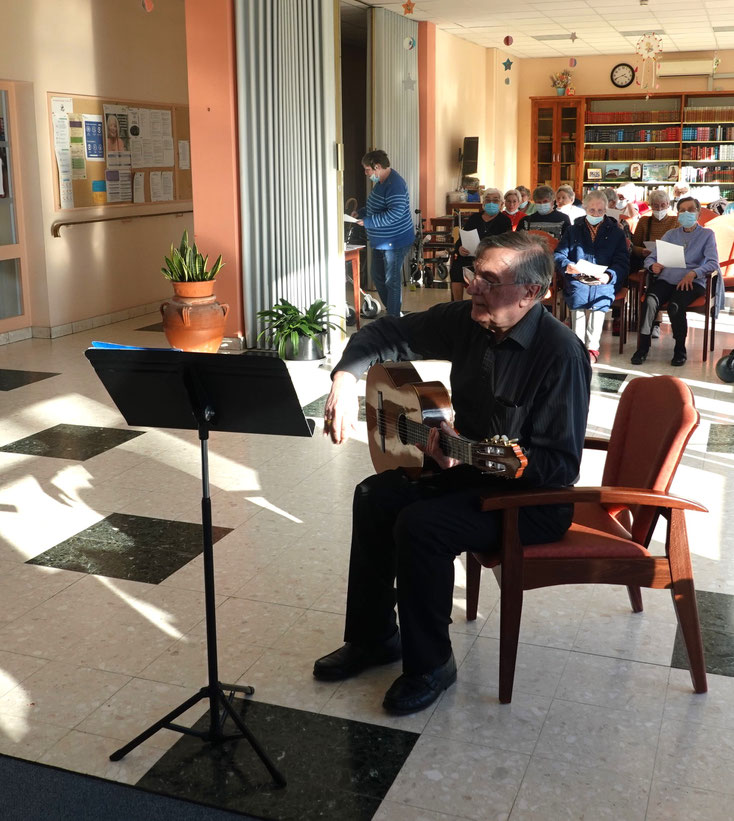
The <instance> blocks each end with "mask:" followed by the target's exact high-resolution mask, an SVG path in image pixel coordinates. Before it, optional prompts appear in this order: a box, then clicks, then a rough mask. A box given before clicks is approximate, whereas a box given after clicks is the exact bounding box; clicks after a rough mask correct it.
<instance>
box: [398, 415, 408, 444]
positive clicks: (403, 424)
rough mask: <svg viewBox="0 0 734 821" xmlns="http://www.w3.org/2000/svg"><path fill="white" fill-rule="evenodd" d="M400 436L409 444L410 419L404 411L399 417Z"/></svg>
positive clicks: (402, 440) (404, 442)
mask: <svg viewBox="0 0 734 821" xmlns="http://www.w3.org/2000/svg"><path fill="white" fill-rule="evenodd" d="M398 438H399V439H400V441H401V442H402V443H403V444H404V445H407V444H408V419H407V418H406V416H405V414H404V413H401V414H400V416H399V417H398Z"/></svg>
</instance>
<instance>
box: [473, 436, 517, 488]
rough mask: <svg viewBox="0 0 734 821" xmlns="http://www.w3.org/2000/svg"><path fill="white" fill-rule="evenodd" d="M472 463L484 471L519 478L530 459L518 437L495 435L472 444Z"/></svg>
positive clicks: (508, 477) (509, 477)
mask: <svg viewBox="0 0 734 821" xmlns="http://www.w3.org/2000/svg"><path fill="white" fill-rule="evenodd" d="M472 465H474V467H475V468H478V469H479V470H481V471H482V472H483V473H494V474H496V475H498V476H504V477H505V478H507V479H519V478H520V477H521V476H522V474H523V472H524V470H525V468H526V467H527V465H528V459H527V456H525V454H524V453H523V451H522V448H521V447H520V445H518V443H517V439H508V438H507V437H506V436H504V435H503V436H493V437H492V438H491V439H485V440H484V441H483V442H475V443H474V444H473V445H472Z"/></svg>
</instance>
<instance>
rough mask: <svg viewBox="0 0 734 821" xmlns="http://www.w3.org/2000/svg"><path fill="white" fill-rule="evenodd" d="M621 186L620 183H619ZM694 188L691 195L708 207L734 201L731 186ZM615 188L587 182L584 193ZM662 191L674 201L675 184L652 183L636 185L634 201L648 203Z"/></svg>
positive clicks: (698, 186)
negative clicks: (719, 201) (718, 201)
mask: <svg viewBox="0 0 734 821" xmlns="http://www.w3.org/2000/svg"><path fill="white" fill-rule="evenodd" d="M732 182H734V180H732ZM617 185H619V183H617ZM694 186H695V187H693V188H691V194H692V195H693V196H694V197H697V198H698V200H699V201H700V202H701V203H702V204H704V205H708V203H710V202H714V200H718V199H725V200H729V201H731V200H734V187H733V186H731V185H726V186H722V185H695V183H694ZM610 187H615V184H614V183H612V182H611V181H605V180H601V181H600V182H585V183H584V189H583V193H584V194H588V193H589V191H595V190H596V189H598V188H610ZM628 189H629V183H628V184H626V185H625V191H628ZM656 189H657V190H661V191H665V192H666V193H667V195H668V196H669V197H670V199H671V201H672V199H673V183H670V182H667V183H663V182H660V183H651V184H650V185H649V186H640V185H636V186H635V187H634V195H633V196H634V200H635V202H646V201H647V200H648V199H649V196H650V194H651V193H652V191H653V190H656Z"/></svg>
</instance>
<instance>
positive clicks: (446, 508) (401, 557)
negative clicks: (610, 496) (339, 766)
mask: <svg viewBox="0 0 734 821" xmlns="http://www.w3.org/2000/svg"><path fill="white" fill-rule="evenodd" d="M488 489H489V488H488V486H487V485H483V478H482V475H481V474H480V473H479V472H478V471H476V470H475V469H474V468H470V467H466V466H460V467H457V468H453V469H452V470H448V471H442V472H441V473H440V474H438V475H437V476H435V477H423V478H421V479H419V480H416V481H412V480H410V479H408V477H407V476H406V475H405V474H404V473H403V472H402V471H400V470H394V471H387V472H385V473H380V474H378V475H376V476H370V477H369V478H368V479H365V480H364V481H363V482H361V483H360V484H359V485H357V487H356V489H355V492H354V507H353V520H352V552H351V557H350V563H349V589H348V593H347V615H346V626H345V631H344V640H345V641H349V642H355V643H371V642H381V641H384V640H386V639H388V638H389V637H390V636H392V635H393V634H394V632H395V630H396V627H397V622H396V617H395V604H396V603H397V606H398V613H399V617H400V631H401V634H402V644H403V670H404V671H405V672H406V673H408V674H418V673H425V672H428V671H429V670H433V669H434V668H436V667H438V666H440V665H441V664H443V663H444V662H445V661H446V660H447V659H448V657H449V654H450V653H451V641H450V639H449V624H451V606H452V600H453V590H454V559H455V558H456V556H458V555H459V554H460V553H463V552H465V551H474V552H485V551H495V550H497V549H498V547H499V544H500V528H501V513H499V512H489V513H483V512H482V511H481V510H480V500H479V495H480V493H483V492H487V490H488ZM571 517H572V508H571V507H566V506H563V507H561V506H551V507H535V508H526V509H525V510H523V511H521V513H520V519H519V528H520V538H521V541H522V542H523V543H524V544H536V543H540V542H548V541H555V540H556V539H558V538H560V537H561V536H562V535H563V533H565V531H566V530H567V528H568V526H569V524H570V522H571ZM396 580H397V589H396V586H395V582H396Z"/></svg>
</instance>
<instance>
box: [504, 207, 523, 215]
mask: <svg viewBox="0 0 734 821" xmlns="http://www.w3.org/2000/svg"><path fill="white" fill-rule="evenodd" d="M519 210H520V209H519V208H516V209H515V210H514V211H510V209H509V208H506V209H505V211H506V212H507V213H508V214H517V212H518V211H519Z"/></svg>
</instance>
